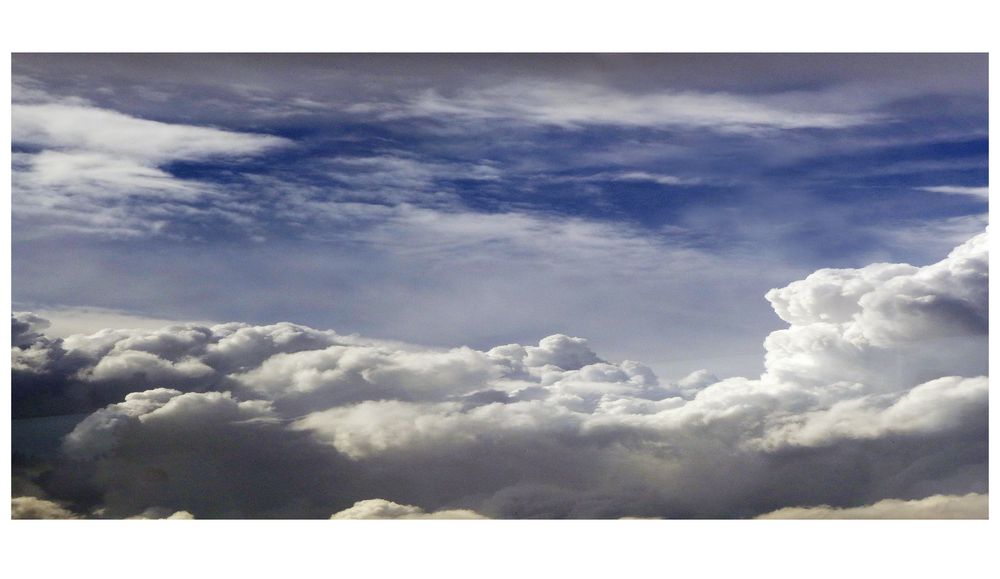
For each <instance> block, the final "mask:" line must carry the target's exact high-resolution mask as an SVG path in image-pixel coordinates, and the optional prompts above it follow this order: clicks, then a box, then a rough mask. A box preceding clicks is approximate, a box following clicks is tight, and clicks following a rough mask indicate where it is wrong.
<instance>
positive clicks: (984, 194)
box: [919, 185, 990, 199]
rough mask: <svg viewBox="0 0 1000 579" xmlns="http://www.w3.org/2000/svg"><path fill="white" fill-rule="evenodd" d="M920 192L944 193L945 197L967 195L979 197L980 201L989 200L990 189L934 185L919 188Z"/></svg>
mask: <svg viewBox="0 0 1000 579" xmlns="http://www.w3.org/2000/svg"><path fill="white" fill-rule="evenodd" d="M919 189H920V190H921V191H929V192H931V193H944V194H946V195H968V196H971V197H979V198H982V199H989V197H990V188H989V187H965V186H960V185H935V186H933V187H920V188H919Z"/></svg>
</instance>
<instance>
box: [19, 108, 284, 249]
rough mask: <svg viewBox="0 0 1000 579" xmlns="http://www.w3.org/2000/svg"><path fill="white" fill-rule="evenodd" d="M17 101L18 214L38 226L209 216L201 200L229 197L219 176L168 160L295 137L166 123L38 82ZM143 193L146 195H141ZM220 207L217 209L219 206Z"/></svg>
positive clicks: (73, 229) (124, 225) (132, 225)
mask: <svg viewBox="0 0 1000 579" xmlns="http://www.w3.org/2000/svg"><path fill="white" fill-rule="evenodd" d="M28 96H29V97H30V98H27V99H26V100H20V101H18V100H15V102H14V104H13V105H12V110H11V120H12V136H11V138H12V143H13V145H14V146H15V148H17V149H18V151H16V152H15V153H14V157H13V174H12V182H13V191H14V197H13V203H12V211H13V216H14V219H15V223H29V224H33V225H34V227H30V228H27V229H28V231H30V232H33V233H31V235H35V236H37V235H44V234H49V235H51V234H53V233H80V232H84V233H100V234H103V235H111V236H131V235H138V234H142V233H156V232H157V231H158V230H160V229H162V228H163V227H164V226H165V224H166V223H167V220H168V218H169V217H171V216H172V217H176V216H179V215H186V216H188V217H190V216H192V215H195V216H197V215H203V214H205V213H206V212H209V213H211V212H212V211H213V210H206V209H204V208H201V207H198V206H197V203H198V202H200V201H203V200H204V199H206V198H218V197H219V196H222V195H223V193H221V192H220V191H219V190H218V188H217V187H215V186H214V185H212V184H209V183H205V182H200V181H197V180H192V179H183V178H180V177H177V176H176V175H174V174H172V173H170V172H168V171H167V170H166V169H165V167H166V166H168V165H169V164H171V163H176V162H179V161H207V160H215V161H229V162H235V161H238V160H239V159H241V158H246V157H250V156H254V155H260V154H262V153H265V152H267V151H270V150H272V149H275V148H279V147H287V146H288V145H290V144H291V141H288V140H287V139H284V138H281V137H275V136H271V135H261V134H252V133H239V132H234V131H228V130H223V129H219V128H214V127H202V126H194V125H183V124H173V123H164V122H159V121H153V120H148V119H142V118H138V117H134V116H130V115H126V114H123V113H119V112H116V111H112V110H107V109H102V108H98V107H96V106H93V105H91V104H89V103H87V102H86V101H81V100H80V99H65V98H57V97H54V96H50V95H46V94H45V93H43V92H40V91H39V90H38V89H34V90H33V91H31V92H30V94H29V95H28ZM138 200H142V202H141V203H139V202H138ZM214 211H215V213H216V214H218V213H219V212H218V210H217V209H216V210H214Z"/></svg>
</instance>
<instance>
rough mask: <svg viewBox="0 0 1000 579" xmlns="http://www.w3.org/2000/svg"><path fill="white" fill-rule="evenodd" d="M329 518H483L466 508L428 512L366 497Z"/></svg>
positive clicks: (411, 506) (410, 506)
mask: <svg viewBox="0 0 1000 579" xmlns="http://www.w3.org/2000/svg"><path fill="white" fill-rule="evenodd" d="M330 518H331V519H484V518H486V517H484V516H482V515H480V514H479V513H477V512H475V511H470V510H468V509H449V510H441V511H434V512H432V513H428V512H426V511H424V510H423V509H421V508H420V507H415V506H413V505H401V504H399V503H394V502H392V501H387V500H385V499H368V500H364V501H358V502H356V503H354V506H352V507H351V508H349V509H344V510H343V511H340V512H339V513H334V514H333V515H331V516H330Z"/></svg>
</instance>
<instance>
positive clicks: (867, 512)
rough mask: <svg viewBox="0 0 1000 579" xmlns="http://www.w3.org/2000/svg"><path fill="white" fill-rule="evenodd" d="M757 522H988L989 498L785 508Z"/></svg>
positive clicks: (975, 496)
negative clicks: (873, 520) (913, 520)
mask: <svg viewBox="0 0 1000 579" xmlns="http://www.w3.org/2000/svg"><path fill="white" fill-rule="evenodd" d="M757 518H758V519H986V518H989V495H985V494H977V493H969V494H967V495H962V496H950V495H934V496H930V497H926V498H923V499H917V500H912V501H901V500H898V499H886V500H883V501H879V502H877V503H875V504H873V505H865V506H862V507H852V508H836V507H830V506H827V505H820V506H816V507H786V508H783V509H779V510H777V511H774V512H771V513H766V514H763V515H760V516H759V517H757Z"/></svg>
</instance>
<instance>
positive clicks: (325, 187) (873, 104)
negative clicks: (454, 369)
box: [12, 54, 988, 377]
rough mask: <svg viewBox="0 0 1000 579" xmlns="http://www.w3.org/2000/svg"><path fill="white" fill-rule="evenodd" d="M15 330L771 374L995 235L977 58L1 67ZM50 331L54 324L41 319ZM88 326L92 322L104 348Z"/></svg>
mask: <svg viewBox="0 0 1000 579" xmlns="http://www.w3.org/2000/svg"><path fill="white" fill-rule="evenodd" d="M13 76H14V96H13V99H14V104H13V114H12V118H13V127H14V131H13V145H12V146H13V151H14V161H13V163H14V175H13V185H14V186H13V203H12V209H13V228H12V231H13V233H12V235H13V252H12V270H13V282H12V284H13V300H14V305H15V309H33V310H39V311H45V312H47V313H48V314H49V315H48V316H47V317H49V318H51V319H53V321H55V322H57V323H58V322H59V318H60V316H62V317H63V318H66V319H71V318H73V316H74V315H76V316H78V315H79V312H81V311H86V312H89V315H90V318H88V319H90V320H91V322H88V323H92V324H93V325H94V329H97V328H98V327H100V326H101V320H102V319H111V318H112V317H114V316H122V315H127V316H133V317H134V318H135V319H136V320H138V319H139V318H151V319H155V320H162V319H168V320H210V321H229V320H238V321H244V322H250V323H267V322H277V321H293V322H297V323H302V324H306V325H309V326H312V327H317V328H334V329H336V330H337V331H338V332H341V333H359V334H363V335H367V336H374V337H378V338H384V339H393V340H402V341H408V342H415V343H419V344H424V345H429V346H441V347H445V346H448V347H451V346H458V345H469V346H472V347H476V348H486V347H490V346H493V345H497V344H502V343H508V342H521V343H529V342H532V341H537V340H538V339H539V338H541V337H544V336H547V335H550V334H553V333H556V332H562V333H565V334H569V335H577V336H585V337H587V338H589V339H590V341H591V343H592V344H593V345H594V346H595V349H596V350H598V351H600V352H602V353H603V354H604V355H606V356H607V357H609V358H611V359H616V360H620V359H626V358H628V359H637V360H642V361H644V362H645V363H647V364H649V365H650V366H651V367H653V368H654V369H655V370H657V371H658V373H660V374H662V375H664V376H667V377H679V376H683V375H686V374H687V373H689V372H691V371H693V370H697V369H699V368H707V369H709V370H710V371H712V372H714V373H715V374H717V375H719V376H727V375H736V374H739V375H752V374H754V373H755V372H760V371H761V370H762V366H761V336H763V335H765V334H766V333H767V332H769V331H771V330H774V329H777V328H780V327H782V326H783V325H784V324H783V322H782V321H781V320H780V319H778V318H777V317H775V316H774V313H773V311H772V310H771V307H770V306H769V304H768V303H767V302H766V301H765V300H764V298H763V296H764V293H765V292H767V290H769V289H770V288H773V287H781V286H783V285H786V284H787V283H789V282H790V281H792V280H795V279H800V278H801V277H803V276H805V275H806V274H808V273H810V272H812V271H814V270H816V269H818V268H823V267H860V266H863V265H866V264H869V263H872V262H878V261H891V262H909V263H914V264H917V265H923V264H928V263H932V262H935V261H938V260H940V259H941V258H943V257H944V256H945V255H946V254H947V252H948V251H949V250H950V249H951V248H952V247H954V246H956V245H958V244H959V243H961V242H963V241H965V240H966V239H968V238H970V237H972V236H973V235H975V234H976V233H978V232H981V231H982V230H983V228H984V227H985V224H986V210H987V203H986V193H985V191H986V189H985V188H986V186H987V177H988V171H987V152H988V135H987V103H988V98H987V57H986V56H985V55H962V54H952V55H906V54H898V55H864V54H857V55H742V56H739V55H725V54H720V55H632V56H630V55H613V56H608V55H548V56H531V55H452V56H421V55H380V56H372V55H357V56H351V55H340V56H334V55H329V56H321V55H317V56H292V55H270V56H259V55H258V56H252V55H247V56H235V55H229V56H224V55H215V56H207V55H194V54H193V55H169V56H155V55H147V56H127V55H101V56H96V55H56V54H53V55H15V56H14V58H13ZM60 312H61V314H60ZM102 317H103V318H102Z"/></svg>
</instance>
